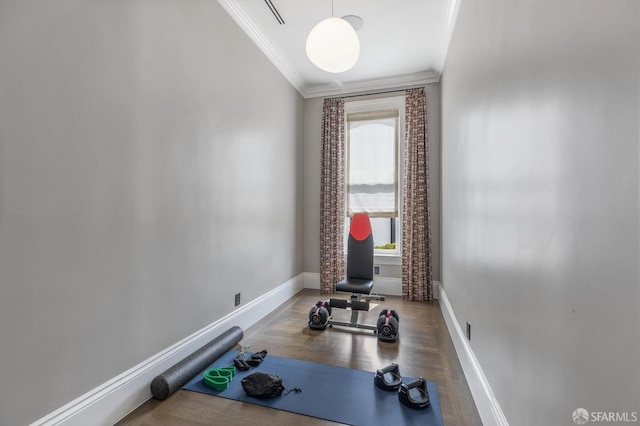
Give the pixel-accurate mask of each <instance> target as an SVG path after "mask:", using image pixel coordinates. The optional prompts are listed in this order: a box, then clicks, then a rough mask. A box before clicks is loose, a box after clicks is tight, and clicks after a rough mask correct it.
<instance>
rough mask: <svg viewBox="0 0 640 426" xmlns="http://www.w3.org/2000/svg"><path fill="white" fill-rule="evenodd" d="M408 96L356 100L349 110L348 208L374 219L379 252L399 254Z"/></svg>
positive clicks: (374, 237)
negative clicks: (405, 115) (405, 113)
mask: <svg viewBox="0 0 640 426" xmlns="http://www.w3.org/2000/svg"><path fill="white" fill-rule="evenodd" d="M403 108H404V98H403V97H394V98H386V99H378V100H365V101H352V102H347V103H346V104H345V112H346V114H345V115H346V132H345V134H346V144H347V146H346V161H347V165H346V173H345V179H346V182H345V183H346V185H345V188H346V194H345V196H346V213H347V218H346V219H347V223H346V225H347V226H345V230H346V231H345V238H346V235H347V234H348V230H349V226H348V225H349V218H350V217H352V216H353V214H354V213H359V212H366V213H368V214H369V217H370V218H371V227H372V231H373V240H374V246H375V251H376V254H395V255H397V254H399V253H400V241H399V240H398V238H397V236H399V235H401V233H400V232H399V231H400V229H399V227H400V226H401V221H400V220H399V219H400V202H401V199H400V198H401V195H400V192H401V191H400V189H399V188H400V187H401V167H400V164H401V163H400V152H401V150H400V146H401V145H400V142H401V140H402V134H401V129H403V128H404V124H403V120H404V109H403Z"/></svg>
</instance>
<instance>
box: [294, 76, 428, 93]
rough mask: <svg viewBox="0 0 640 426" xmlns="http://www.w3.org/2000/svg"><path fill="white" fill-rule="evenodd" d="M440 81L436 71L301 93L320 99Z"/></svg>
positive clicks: (400, 88) (313, 87)
mask: <svg viewBox="0 0 640 426" xmlns="http://www.w3.org/2000/svg"><path fill="white" fill-rule="evenodd" d="M438 81H440V74H439V73H437V72H435V71H424V72H420V73H415V74H410V75H403V76H398V77H389V78H380V79H377V80H366V81H356V82H353V83H344V84H324V85H318V86H312V87H306V88H305V92H304V93H301V94H302V96H304V97H305V98H307V99H308V98H320V97H327V96H343V95H358V94H364V93H371V92H381V91H386V90H402V89H409V88H412V87H418V86H424V85H425V84H428V83H437V82H438Z"/></svg>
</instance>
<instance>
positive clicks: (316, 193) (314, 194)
mask: <svg viewBox="0 0 640 426" xmlns="http://www.w3.org/2000/svg"><path fill="white" fill-rule="evenodd" d="M425 92H426V96H427V127H428V131H427V133H428V135H427V137H428V139H429V179H430V180H429V187H430V189H431V228H432V229H431V238H432V241H433V260H432V261H433V279H434V280H436V281H437V280H440V84H439V83H432V84H427V85H426V86H425ZM323 102H324V98H314V99H307V100H306V101H305V111H304V198H303V203H304V231H303V232H304V265H303V267H304V270H305V272H315V273H319V272H320V145H321V136H322V103H323ZM380 276H381V277H389V278H400V277H401V276H402V269H401V267H400V266H395V265H381V266H380Z"/></svg>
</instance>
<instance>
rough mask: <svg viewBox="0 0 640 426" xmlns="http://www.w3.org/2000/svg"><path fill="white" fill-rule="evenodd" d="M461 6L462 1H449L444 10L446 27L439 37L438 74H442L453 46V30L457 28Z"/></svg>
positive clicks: (443, 27)
mask: <svg viewBox="0 0 640 426" xmlns="http://www.w3.org/2000/svg"><path fill="white" fill-rule="evenodd" d="M461 4H462V0H448V2H447V6H446V7H445V8H444V13H443V16H442V19H443V22H444V25H442V29H441V31H440V34H439V35H438V56H437V60H436V71H437V72H438V74H442V71H443V70H444V64H445V62H446V61H447V54H448V53H449V46H450V45H451V38H452V37H453V30H454V28H455V26H456V21H457V19H458V12H459V11H460V5H461Z"/></svg>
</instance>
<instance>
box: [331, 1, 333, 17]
mask: <svg viewBox="0 0 640 426" xmlns="http://www.w3.org/2000/svg"><path fill="white" fill-rule="evenodd" d="M331 17H332V18H333V0H331Z"/></svg>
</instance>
